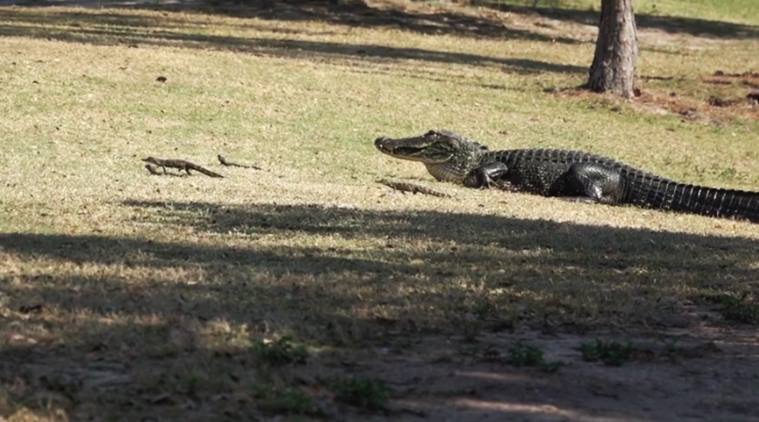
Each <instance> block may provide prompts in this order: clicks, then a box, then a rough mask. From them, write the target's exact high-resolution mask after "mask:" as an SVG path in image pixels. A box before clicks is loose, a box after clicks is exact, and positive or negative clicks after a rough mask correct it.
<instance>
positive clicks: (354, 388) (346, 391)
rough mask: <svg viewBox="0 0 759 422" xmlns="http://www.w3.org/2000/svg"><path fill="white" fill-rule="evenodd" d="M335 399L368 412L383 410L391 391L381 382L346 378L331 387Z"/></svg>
mask: <svg viewBox="0 0 759 422" xmlns="http://www.w3.org/2000/svg"><path fill="white" fill-rule="evenodd" d="M331 389H332V391H334V393H335V398H336V399H337V400H338V401H341V402H343V403H347V404H350V405H352V406H357V407H360V408H364V409H367V410H382V409H384V408H385V403H386V402H387V400H388V398H389V396H390V389H389V388H388V387H387V386H386V385H385V383H384V382H382V381H381V380H375V379H369V378H345V379H339V380H337V381H335V382H333V384H332V386H331Z"/></svg>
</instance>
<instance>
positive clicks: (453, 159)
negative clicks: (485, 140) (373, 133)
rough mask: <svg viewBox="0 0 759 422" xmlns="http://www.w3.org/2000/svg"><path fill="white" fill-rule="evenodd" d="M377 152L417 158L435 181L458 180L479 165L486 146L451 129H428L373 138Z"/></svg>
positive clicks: (404, 157) (458, 181) (414, 159)
mask: <svg viewBox="0 0 759 422" xmlns="http://www.w3.org/2000/svg"><path fill="white" fill-rule="evenodd" d="M374 145H375V146H376V147H377V149H379V150H380V151H381V152H383V153H385V154H387V155H389V156H391V157H395V158H400V159H403V160H412V161H419V162H421V163H422V164H424V165H425V166H426V167H427V171H429V172H430V174H431V175H432V176H434V177H435V178H436V179H437V180H442V181H447V182H455V183H461V182H462V181H463V180H464V178H465V177H466V176H467V174H469V172H470V171H472V170H473V169H475V168H476V167H478V166H479V163H480V160H481V158H482V156H483V155H484V154H485V152H486V151H487V147H485V146H483V145H480V144H478V143H477V142H473V141H470V140H468V139H465V138H464V137H462V136H459V135H457V134H455V133H453V132H448V131H444V130H431V131H429V132H427V133H425V134H424V135H421V136H415V137H411V138H398V139H390V138H386V137H380V138H377V139H376V140H375V141H374Z"/></svg>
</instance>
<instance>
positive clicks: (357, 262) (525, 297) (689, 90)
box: [0, 0, 759, 420]
mask: <svg viewBox="0 0 759 422" xmlns="http://www.w3.org/2000/svg"><path fill="white" fill-rule="evenodd" d="M531 3H532V2H517V1H506V2H501V3H500V4H496V5H492V4H482V5H480V6H476V7H475V6H465V5H457V4H448V3H438V2H434V3H417V2H413V3H404V2H372V3H370V5H369V6H366V7H364V6H357V5H352V6H334V7H327V6H324V5H321V4H320V3H303V4H299V3H292V4H291V3H276V4H275V5H274V6H272V7H265V8H256V7H253V6H250V7H248V6H244V5H242V6H241V5H231V6H230V5H226V6H224V5H222V6H220V7H218V8H212V9H203V10H200V11H198V10H186V11H181V10H174V9H165V10H161V9H159V10H151V9H150V8H144V9H142V8H133V9H125V8H89V9H84V8H73V7H68V8H66V7H2V8H0V59H1V60H2V66H0V82H1V83H2V87H3V89H2V90H0V116H2V117H0V145H1V146H2V148H1V149H0V417H11V420H13V418H17V419H18V420H25V419H24V418H27V419H30V420H34V419H35V418H38V419H45V418H52V419H55V418H65V417H68V418H71V419H74V420H80V419H81V420H84V419H87V418H88V417H93V418H94V419H95V420H100V419H101V418H102V419H106V420H112V419H115V418H126V419H128V420H133V419H135V418H137V419H139V418H141V417H146V416H152V417H155V418H158V419H162V418H173V417H179V416H180V415H185V417H186V415H188V414H191V413H188V412H190V410H191V411H192V412H194V413H192V414H194V415H196V417H197V419H198V420H208V418H213V417H218V418H223V417H228V418H254V417H261V415H272V414H280V413H288V412H290V413H291V414H292V413H296V414H305V415H310V416H313V417H321V416H324V415H326V417H330V415H332V416H334V415H335V414H345V413H343V412H346V410H345V409H342V408H334V407H333V406H348V405H346V404H335V403H340V399H339V398H340V397H341V396H340V394H339V393H336V392H334V390H336V389H337V390H339V388H337V387H334V385H344V384H340V383H339V382H337V384H336V381H334V379H335V378H340V377H345V376H347V375H346V374H350V373H351V371H352V370H351V369H345V368H351V366H350V365H349V364H348V363H346V362H352V361H353V360H361V359H365V357H364V356H365V355H364V353H366V352H367V350H374V348H380V347H391V348H398V349H400V350H402V349H404V348H413V347H414V345H416V344H419V343H421V342H422V341H423V340H424V339H426V338H430V337H431V336H463V338H464V339H465V340H463V341H469V340H471V339H473V338H476V337H477V336H478V335H479V334H480V333H483V332H506V333H508V332H510V330H520V329H530V330H548V331H551V332H571V333H586V332H590V333H592V332H595V331H596V330H612V331H615V330H623V331H624V330H632V331H634V330H640V329H651V328H652V327H653V328H654V329H662V330H665V329H668V328H673V327H686V328H687V327H691V326H693V325H694V324H698V323H699V322H700V321H702V320H703V318H706V317H705V316H704V315H707V317H708V318H712V319H713V323H714V324H717V325H718V326H721V327H731V326H732V325H733V324H737V323H738V322H735V321H734V320H730V319H729V318H723V317H722V316H720V315H719V314H718V313H717V315H716V316H714V315H713V314H712V313H709V311H712V310H715V309H716V310H719V309H720V305H719V304H720V303H722V302H720V300H722V299H720V298H722V297H723V296H724V295H727V296H730V297H737V298H740V300H741V301H742V302H741V303H745V304H746V306H748V308H746V309H749V311H747V312H748V315H749V317H747V318H744V319H743V320H741V321H740V322H741V323H752V321H753V320H752V319H751V317H750V315H751V313H750V312H751V311H750V309H752V308H751V306H757V305H755V303H756V302H755V300H756V295H757V288H758V287H759V276H758V275H757V274H758V273H759V255H758V254H757V251H758V250H759V225H757V224H751V223H747V222H741V221H732V220H724V219H714V218H706V217H699V216H691V215H679V214H672V213H662V212H656V211H651V210H640V209H634V208H628V207H607V206H601V205H587V204H576V203H567V202H564V201H561V200H557V199H549V198H540V197H534V196H529V195H523V194H512V193H503V192H489V191H477V190H467V189H464V188H460V187H456V186H452V185H444V184H437V183H434V181H433V180H432V179H431V177H430V176H429V175H427V173H426V171H425V170H424V169H423V167H422V166H420V165H418V164H415V163H410V162H401V161H396V160H392V159H390V158H389V157H387V156H382V155H381V154H380V153H378V152H377V151H376V150H375V149H374V146H373V144H372V140H373V139H374V138H376V137H378V136H380V135H388V136H407V135H411V134H416V133H421V132H423V131H426V130H428V129H430V128H446V129H450V130H454V131H456V132H458V133H461V134H464V135H466V136H468V137H471V138H473V139H477V140H479V141H480V142H482V143H484V144H487V145H489V146H490V147H491V148H512V147H557V148H573V149H582V150H587V151H591V152H594V153H599V154H603V155H607V156H611V157H614V158H617V159H619V160H623V161H626V162H628V163H630V164H633V165H636V166H638V167H642V168H645V169H647V170H650V171H652V172H655V173H658V174H661V175H664V176H667V177H670V178H674V179H677V180H682V181H686V182H690V183H699V184H705V185H710V186H719V187H729V188H737V189H746V190H754V191H756V190H759V165H757V162H758V160H759V135H758V134H759V119H758V118H757V117H758V115H757V109H756V106H754V107H751V106H749V105H748V104H747V103H745V102H744V101H740V102H736V104H735V105H732V106H730V107H715V106H710V105H709V98H710V97H715V96H716V97H719V98H727V99H742V98H743V96H745V94H746V92H747V90H748V89H750V88H751V86H752V84H756V83H759V77H756V76H754V75H752V74H751V72H759V57H757V55H756V51H758V49H759V26H757V25H759V13H750V11H751V10H753V9H755V8H756V7H755V6H756V5H755V4H754V3H755V2H752V1H750V0H731V1H721V2H718V3H719V6H716V3H717V2H714V1H711V2H710V1H700V2H697V4H696V2H690V1H685V0H682V1H676V0H669V1H666V2H665V1H656V2H654V1H647V2H643V1H641V4H640V5H639V6H637V7H638V10H639V11H641V12H640V16H641V17H642V18H641V20H640V22H639V27H640V30H641V34H640V41H641V61H640V75H641V89H642V90H643V96H642V97H641V98H640V99H638V100H636V101H634V102H632V103H625V102H622V101H618V100H616V99H614V98H609V97H597V96H591V95H587V94H584V93H582V92H580V91H577V90H576V89H574V88H576V87H577V86H579V85H581V84H582V83H583V81H584V78H585V73H586V68H587V66H588V65H589V63H590V61H591V59H592V54H593V47H594V45H593V41H594V29H593V27H592V24H591V25H589V24H588V22H589V21H588V19H590V18H592V16H593V15H594V14H595V13H597V12H591V11H589V10H588V4H587V2H579V1H578V2H572V3H569V2H548V1H546V2H539V4H538V9H530V8H529V7H527V6H530V5H531ZM548 3H552V4H548ZM654 4H655V5H656V11H654V7H653V5H654ZM728 4H730V5H732V7H728V6H727V5H728ZM752 8H753V9H752ZM591 22H592V21H591ZM717 71H721V72H722V74H725V75H727V76H715V72H717ZM731 75H732V76H731ZM159 77H163V78H165V81H164V82H161V81H159V80H158V78H159ZM715 80H719V81H721V82H715ZM217 154H223V155H225V156H226V157H227V158H228V159H230V160H232V161H237V162H243V163H251V164H253V163H255V164H257V165H259V166H260V167H262V168H263V170H261V171H258V170H252V169H235V168H226V167H222V166H220V165H219V163H218V162H217V161H216V158H215V157H216V155H217ZM148 155H152V156H157V157H164V158H184V159H188V160H191V161H193V162H196V163H198V164H201V165H204V166H207V167H209V168H212V169H214V170H215V171H218V172H220V173H223V174H224V175H225V178H223V179H212V178H206V177H203V176H201V175H197V174H196V175H193V176H191V177H171V176H151V175H149V173H148V172H147V171H146V170H145V168H144V167H143V164H144V163H142V162H141V161H140V159H141V158H144V157H146V156H148ZM380 178H393V179H397V180H405V181H410V182H412V183H419V184H424V185H427V186H429V187H432V188H434V189H437V190H440V191H442V192H446V193H448V194H450V195H451V196H452V198H435V197H428V196H422V195H403V194H400V193H398V192H395V191H392V190H390V189H388V188H387V187H385V186H383V185H381V184H378V183H376V180H378V179H380ZM715 298H716V299H715ZM731 303H732V302H731ZM705 312H706V314H704V313H705ZM739 319H740V318H739ZM709 321H712V320H711V319H710V320H709ZM754 323H755V321H754ZM283 336H288V337H289V338H291V339H292V342H293V344H296V345H298V346H304V347H306V349H307V354H308V356H309V358H308V361H307V363H306V366H307V367H308V366H309V365H312V366H313V365H316V366H319V368H321V367H325V368H327V369H324V371H326V373H327V374H328V375H323V376H312V377H310V378H308V379H307V380H305V381H304V380H303V379H301V378H302V377H300V378H299V376H298V375H297V373H298V370H297V369H293V368H292V366H293V365H296V363H287V362H285V364H284V367H283V368H281V367H279V366H277V365H279V364H280V363H281V362H280V361H279V360H278V359H279V358H271V357H270V356H271V355H269V354H267V353H266V352H261V350H262V349H261V348H262V347H264V346H262V344H263V343H262V342H264V341H266V342H268V341H271V340H276V339H280V338H282V337H283ZM282 353H284V354H285V355H288V354H290V353H293V352H292V350H290V349H287V351H285V352H282ZM275 355H276V354H275ZM358 356H361V358H359V357H358ZM271 359H273V363H272V362H271V361H270V360H271ZM314 362H316V363H314ZM317 363H318V365H317ZM295 368H298V366H296V367H295ZM369 376H374V377H377V376H378V375H377V374H371V373H370V374H369ZM349 385H352V384H349ZM356 388H359V387H356ZM360 388H364V390H361V391H363V392H364V394H366V395H369V396H372V395H376V396H382V394H381V393H380V392H378V391H380V390H381V389H379V390H373V389H372V388H370V387H366V386H364V385H360ZM272 391H273V392H274V393H271V392H272ZM330 391H331V392H330ZM367 391H368V392H367ZM221 397H224V399H222V398H221ZM372 397H373V396H372ZM312 401H313V402H312ZM344 401H348V402H350V400H344ZM283 403H284V404H283ZM314 403H317V404H314ZM319 403H321V404H319ZM324 403H326V404H324ZM353 404H354V405H355V404H356V403H353ZM365 407H370V408H371V406H365ZM336 409H337V410H336ZM341 409H342V410H341ZM371 411H376V409H375V410H371ZM65 415H67V416H65ZM396 416H397V415H396ZM194 417H195V416H194ZM391 417H392V416H391Z"/></svg>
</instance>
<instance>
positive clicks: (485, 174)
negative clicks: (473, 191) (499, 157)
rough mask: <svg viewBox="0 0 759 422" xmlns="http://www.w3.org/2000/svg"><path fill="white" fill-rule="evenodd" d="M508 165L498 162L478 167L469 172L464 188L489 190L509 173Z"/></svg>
mask: <svg viewBox="0 0 759 422" xmlns="http://www.w3.org/2000/svg"><path fill="white" fill-rule="evenodd" d="M508 171H509V168H508V167H507V166H506V164H504V163H502V162H500V161H496V162H493V163H488V164H485V165H482V166H479V167H477V168H476V169H474V170H472V171H470V172H469V174H468V175H467V176H466V178H465V179H464V186H466V187H469V188H483V189H484V188H489V187H491V186H493V185H495V184H496V180H497V179H498V178H500V177H502V176H504V175H506V173H508Z"/></svg>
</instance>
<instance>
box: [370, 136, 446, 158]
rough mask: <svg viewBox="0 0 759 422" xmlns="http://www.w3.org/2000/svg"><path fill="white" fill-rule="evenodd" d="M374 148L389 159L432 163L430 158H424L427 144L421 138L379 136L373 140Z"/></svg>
mask: <svg viewBox="0 0 759 422" xmlns="http://www.w3.org/2000/svg"><path fill="white" fill-rule="evenodd" d="M374 146H375V147H377V149H378V150H380V151H381V152H382V153H384V154H387V155H389V156H391V157H395V158H400V159H403V160H411V161H421V162H433V160H432V159H431V157H426V156H425V154H424V150H425V148H427V147H429V142H427V141H426V140H425V139H424V137H421V136H418V137H412V138H399V139H391V138H388V137H385V136H381V137H379V138H377V139H375V140H374ZM434 161H436V160H434Z"/></svg>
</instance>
